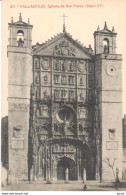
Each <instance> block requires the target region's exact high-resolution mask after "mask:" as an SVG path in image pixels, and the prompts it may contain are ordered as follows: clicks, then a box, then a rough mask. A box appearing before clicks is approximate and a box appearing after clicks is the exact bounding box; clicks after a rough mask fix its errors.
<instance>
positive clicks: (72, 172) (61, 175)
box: [57, 157, 77, 180]
mask: <svg viewBox="0 0 126 195" xmlns="http://www.w3.org/2000/svg"><path fill="white" fill-rule="evenodd" d="M67 168H68V170H69V180H76V179H77V174H76V164H75V161H74V160H72V159H71V158H68V157H62V158H61V159H60V161H59V162H58V164H57V179H58V180H65V171H66V169H67Z"/></svg>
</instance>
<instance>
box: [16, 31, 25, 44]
mask: <svg viewBox="0 0 126 195" xmlns="http://www.w3.org/2000/svg"><path fill="white" fill-rule="evenodd" d="M17 43H18V47H23V45H24V32H23V31H22V30H19V31H18V32H17Z"/></svg>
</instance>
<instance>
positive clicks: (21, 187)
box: [2, 183, 126, 191]
mask: <svg viewBox="0 0 126 195" xmlns="http://www.w3.org/2000/svg"><path fill="white" fill-rule="evenodd" d="M83 186H84V184H83V183H68V184H63V183H62V184H37V183H34V184H33V183H31V184H28V183H26V184H13V185H7V186H5V187H3V188H2V191H83ZM117 190H118V191H125V190H126V187H123V188H118V189H116V188H114V187H113V185H112V184H105V183H104V184H98V183H97V184H95V183H94V184H87V191H117Z"/></svg>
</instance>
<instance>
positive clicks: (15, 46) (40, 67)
mask: <svg viewBox="0 0 126 195" xmlns="http://www.w3.org/2000/svg"><path fill="white" fill-rule="evenodd" d="M32 27H33V26H32V25H30V24H29V22H28V23H25V22H23V21H22V17H21V15H20V16H19V21H18V22H15V23H14V22H13V21H11V23H9V32H10V37H9V45H8V70H9V71H8V72H9V75H8V77H9V79H8V105H9V111H8V112H9V115H8V120H9V170H10V180H11V182H19V181H21V180H27V179H29V180H31V181H36V180H40V181H42V182H44V181H47V182H56V181H57V180H64V179H65V178H66V174H67V175H68V178H69V179H70V180H82V179H83V173H84V170H86V177H87V179H88V180H114V179H115V178H114V177H115V173H116V169H119V178H120V179H121V178H122V119H121V118H122V117H121V116H122V106H121V103H122V99H121V98H122V96H121V92H122V91H121V90H122V88H121V61H122V58H121V55H118V54H116V53H115V48H116V35H117V34H116V33H115V32H114V29H113V30H112V31H110V30H108V28H107V25H106V23H105V26H104V29H103V30H101V31H100V30H99V29H97V31H95V33H94V40H95V54H94V53H93V52H92V49H91V47H89V48H85V47H83V46H82V45H80V43H78V42H77V41H75V40H73V38H72V37H71V35H69V34H68V33H67V32H66V31H65V30H63V33H60V34H59V35H57V36H55V37H54V38H52V39H51V40H49V41H48V42H46V43H44V44H39V43H37V44H36V45H33V46H32ZM108 163H110V166H109V167H108V165H107V164H108ZM112 164H113V169H111V165H112ZM106 165H107V167H106ZM110 172H111V174H109V173H110ZM108 175H109V176H108Z"/></svg>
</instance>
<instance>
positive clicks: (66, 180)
mask: <svg viewBox="0 0 126 195" xmlns="http://www.w3.org/2000/svg"><path fill="white" fill-rule="evenodd" d="M68 180H69V169H68V168H66V171H65V183H68Z"/></svg>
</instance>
